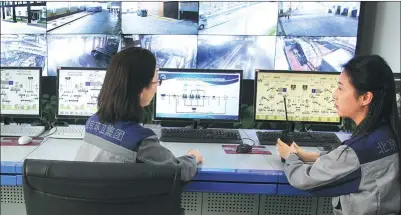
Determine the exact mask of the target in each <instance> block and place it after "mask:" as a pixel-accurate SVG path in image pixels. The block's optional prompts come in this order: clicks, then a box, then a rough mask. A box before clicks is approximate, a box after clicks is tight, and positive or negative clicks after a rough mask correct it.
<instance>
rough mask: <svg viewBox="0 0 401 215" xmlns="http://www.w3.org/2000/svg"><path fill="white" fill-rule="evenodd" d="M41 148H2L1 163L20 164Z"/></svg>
mask: <svg viewBox="0 0 401 215" xmlns="http://www.w3.org/2000/svg"><path fill="white" fill-rule="evenodd" d="M39 146H40V145H38V146H1V148H0V149H1V161H12V162H19V161H21V160H23V159H24V158H25V157H26V156H27V155H29V154H30V153H32V152H33V151H34V150H35V149H37V148H38V147H39Z"/></svg>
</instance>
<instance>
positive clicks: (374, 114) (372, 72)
mask: <svg viewBox="0 0 401 215" xmlns="http://www.w3.org/2000/svg"><path fill="white" fill-rule="evenodd" d="M344 71H345V72H346V74H347V75H348V76H349V79H350V82H351V84H352V86H353V87H354V88H355V90H356V93H357V96H360V95H363V94H365V93H367V92H371V93H372V94H373V99H372V101H371V103H370V104H369V109H368V113H367V115H366V117H365V119H363V120H362V122H361V123H360V124H359V125H358V126H357V127H356V129H355V131H354V132H353V134H352V135H353V136H356V135H364V134H367V133H369V132H372V131H373V130H374V129H375V128H377V127H378V126H380V125H381V124H383V123H387V124H389V125H390V127H391V129H392V131H393V133H394V136H395V140H396V142H397V146H398V155H399V162H400V163H401V141H400V137H401V126H400V118H399V115H398V108H397V101H396V87H395V80H394V75H393V71H392V70H391V68H390V66H389V65H388V64H387V62H386V61H385V60H384V59H383V58H382V57H380V56H378V55H370V56H359V57H355V58H353V59H351V60H350V61H349V62H348V63H346V64H345V65H344ZM400 167H401V165H400ZM400 179H401V171H400Z"/></svg>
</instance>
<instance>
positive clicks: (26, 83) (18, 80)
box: [1, 68, 41, 116]
mask: <svg viewBox="0 0 401 215" xmlns="http://www.w3.org/2000/svg"><path fill="white" fill-rule="evenodd" d="M40 77H41V74H40V70H39V69H29V68H26V69H25V68H24V69H3V68H2V69H1V115H32V116H35V115H37V116H39V115H40V112H39V111H40V110H39V105H40V103H39V96H40Z"/></svg>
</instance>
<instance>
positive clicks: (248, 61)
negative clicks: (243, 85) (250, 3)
mask: <svg viewBox="0 0 401 215" xmlns="http://www.w3.org/2000/svg"><path fill="white" fill-rule="evenodd" d="M275 43H276V37H269V36H209V35H200V36H199V37H198V68H200V69H241V70H243V77H244V79H254V76H255V69H273V68H274V52H275V49H274V47H275Z"/></svg>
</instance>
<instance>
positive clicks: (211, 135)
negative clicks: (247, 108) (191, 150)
mask: <svg viewBox="0 0 401 215" xmlns="http://www.w3.org/2000/svg"><path fill="white" fill-rule="evenodd" d="M160 141H163V142H183V143H229V144H241V143H242V138H241V135H240V133H239V131H237V130H226V129H224V130H223V129H189V128H162V129H161V136H160Z"/></svg>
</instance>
